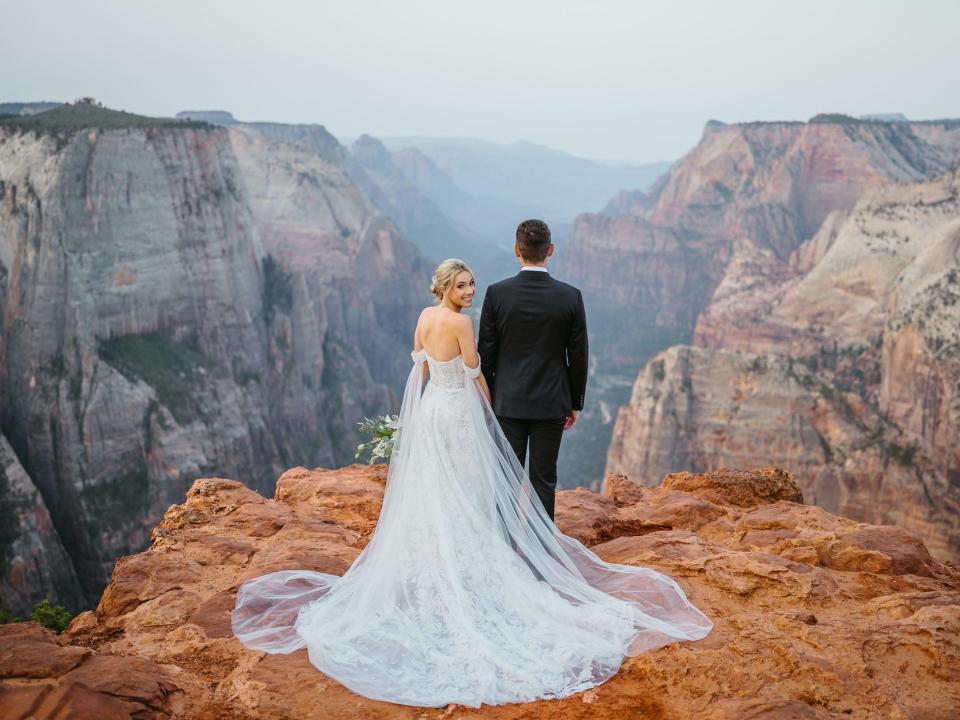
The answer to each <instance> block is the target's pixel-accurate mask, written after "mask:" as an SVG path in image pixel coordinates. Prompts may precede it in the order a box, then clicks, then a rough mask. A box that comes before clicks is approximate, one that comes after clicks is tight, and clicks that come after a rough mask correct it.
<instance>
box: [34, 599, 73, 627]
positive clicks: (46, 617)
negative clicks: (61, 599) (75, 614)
mask: <svg viewBox="0 0 960 720" xmlns="http://www.w3.org/2000/svg"><path fill="white" fill-rule="evenodd" d="M30 619H31V620H33V621H34V622H35V623H37V625H43V626H44V627H45V628H49V629H50V630H53V631H54V632H55V633H57V634H58V635H59V634H60V633H62V632H63V631H64V630H66V629H67V625H69V624H70V619H71V616H70V613H69V612H67V609H66V608H65V607H63V606H61V605H51V604H50V601H49V600H42V601H41V602H40V604H39V605H37V606H36V607H35V608H34V609H33V614H32V615H31V616H30Z"/></svg>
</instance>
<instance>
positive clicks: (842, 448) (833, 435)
mask: <svg viewBox="0 0 960 720" xmlns="http://www.w3.org/2000/svg"><path fill="white" fill-rule="evenodd" d="M958 307H960V183H958V178H957V176H956V175H954V174H948V175H944V176H942V177H940V178H937V179H935V180H931V181H927V182H922V183H911V184H899V185H885V186H882V187H880V188H877V189H875V190H873V191H871V192H869V193H867V194H866V195H865V196H864V197H863V198H862V199H861V200H860V202H858V203H857V205H856V207H855V208H854V209H853V210H852V211H850V212H839V211H838V212H834V213H833V214H832V215H831V216H830V217H829V218H828V220H827V221H826V222H825V223H824V225H823V227H822V228H821V231H820V232H819V233H818V234H817V235H816V237H814V238H813V239H812V240H811V241H810V242H809V243H806V244H805V245H803V246H801V248H800V249H799V250H798V251H797V252H796V253H794V255H793V256H792V257H791V258H790V259H789V261H786V262H784V261H781V260H779V259H777V258H776V257H775V256H774V255H773V253H772V252H771V251H769V250H761V249H758V248H757V247H756V246H755V245H753V244H752V243H747V242H738V243H736V244H735V246H734V258H733V260H732V261H731V262H730V264H729V265H728V266H727V269H726V272H725V275H724V278H723V280H722V281H721V283H720V285H719V286H718V287H717V290H716V292H715V293H714V296H713V298H712V300H711V302H710V304H709V305H708V306H707V308H706V309H705V310H704V311H703V312H702V313H701V315H700V318H699V320H698V321H697V328H696V332H695V334H694V344H695V345H697V346H702V347H697V348H684V347H678V348H672V349H671V350H669V351H666V352H665V353H663V354H661V355H659V356H657V357H656V358H654V359H653V360H652V361H651V362H650V364H649V365H648V366H647V367H646V368H645V369H644V371H643V372H642V373H641V374H640V376H639V377H638V379H637V383H636V385H635V387H634V391H633V396H632V400H631V402H630V404H629V405H628V406H627V407H625V408H623V409H622V410H621V413H620V417H619V418H618V424H617V426H616V428H615V431H614V436H613V441H612V444H611V447H610V450H609V454H608V464H607V470H608V472H624V473H630V474H632V475H633V476H635V477H640V478H644V479H645V481H646V482H647V483H650V484H653V483H656V482H658V481H659V479H660V478H661V477H662V476H663V474H664V473H666V472H669V471H670V469H672V468H687V469H690V470H705V469H715V468H718V467H724V466H726V467H751V466H753V465H756V464H757V463H761V462H765V461H766V460H767V459H771V458H773V459H776V461H777V462H778V463H780V464H782V465H783V466H784V467H787V468H789V469H790V470H791V471H792V472H793V473H795V475H796V476H797V480H798V482H799V483H800V485H801V487H802V488H803V489H804V493H805V496H806V498H807V500H808V501H810V502H813V503H816V504H819V505H822V506H823V507H825V508H827V509H828V510H830V511H833V512H839V513H842V514H844V515H848V516H850V517H855V518H857V519H859V520H864V521H868V522H875V523H891V522H893V523H898V524H902V526H903V527H905V528H907V529H909V530H910V531H911V532H913V533H915V534H917V535H919V536H920V537H922V538H923V539H924V541H925V542H926V543H927V545H928V546H929V547H930V548H931V550H932V551H933V552H934V554H936V555H937V556H938V557H941V558H955V557H957V556H958V553H960V515H958V509H960V490H958V487H960V485H958V479H960V449H958V446H957V442H956V438H958V437H960V401H958V398H960V395H958V393H960V310H958V309H957V308H958Z"/></svg>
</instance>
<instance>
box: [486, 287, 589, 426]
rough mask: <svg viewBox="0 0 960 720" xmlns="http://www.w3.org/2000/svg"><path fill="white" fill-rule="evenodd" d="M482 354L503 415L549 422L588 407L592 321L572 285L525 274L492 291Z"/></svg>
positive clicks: (496, 406)
mask: <svg viewBox="0 0 960 720" xmlns="http://www.w3.org/2000/svg"><path fill="white" fill-rule="evenodd" d="M477 349H478V351H479V353H480V362H481V365H482V368H483V376H484V377H485V378H486V380H487V385H489V386H490V393H491V394H492V396H493V410H494V412H495V413H496V414H497V415H500V416H503V417H512V418H522V419H530V420H544V419H552V418H561V417H565V416H567V415H569V414H570V411H571V410H582V409H583V397H584V392H585V391H586V387H587V317H586V313H585V312H584V309H583V296H582V295H581V294H580V291H579V290H578V289H577V288H575V287H573V286H572V285H567V283H564V282H560V281H559V280H557V279H555V278H553V277H551V276H550V275H549V273H545V272H539V271H536V270H521V271H520V272H519V273H518V274H517V275H516V276H514V277H512V278H507V279H506V280H501V281H500V282H498V283H495V284H493V285H491V286H490V287H488V288H487V294H486V295H485V296H484V298H483V310H482V311H481V312H480V338H479V340H478V343H477Z"/></svg>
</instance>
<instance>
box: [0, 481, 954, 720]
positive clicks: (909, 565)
mask: <svg viewBox="0 0 960 720" xmlns="http://www.w3.org/2000/svg"><path fill="white" fill-rule="evenodd" d="M383 483H384V473H383V469H382V468H364V467H352V468H345V469H343V470H339V471H322V470H316V471H307V470H304V469H303V468H296V469H294V470H290V471H288V472H287V473H285V474H284V475H283V477H281V478H280V480H279V481H278V482H277V486H276V496H275V499H274V500H273V501H267V500H264V498H263V497H261V496H259V495H258V494H256V493H254V492H252V491H250V490H248V489H247V488H245V487H244V486H242V485H241V484H239V483H236V482H233V481H230V480H222V479H206V480H199V481H197V482H196V483H195V484H194V486H193V488H192V489H191V490H190V492H189V493H188V496H187V501H186V502H185V503H184V504H183V505H180V506H176V507H172V508H170V510H169V511H168V512H167V513H166V515H165V517H164V519H163V522H162V523H161V524H160V526H159V527H157V528H156V530H155V531H154V533H153V545H152V547H151V548H150V549H149V550H148V551H147V552H144V553H141V554H140V555H136V556H133V557H129V558H124V559H122V560H121V561H119V562H118V563H117V566H116V569H115V571H114V574H113V577H112V579H111V582H110V584H109V586H108V587H107V590H106V591H105V592H104V595H103V598H102V599H101V601H100V604H99V605H98V607H97V609H96V611H95V612H87V613H84V614H82V615H80V616H78V617H77V618H75V619H74V621H73V623H72V624H71V626H70V628H69V629H68V631H67V632H65V633H64V634H63V635H61V636H60V637H55V636H53V635H52V634H50V633H48V632H47V631H44V630H42V629H39V628H37V627H36V626H33V625H8V626H0V703H2V705H3V707H4V710H5V716H6V717H10V718H26V717H31V718H36V719H37V720H40V719H41V718H50V717H63V716H70V717H74V718H103V717H172V718H195V719H207V718H210V719H212V718H226V717H229V718H236V719H239V720H243V719H252V718H261V719H266V718H284V719H288V718H329V719H334V718H356V717H378V718H410V719H413V718H451V717H484V718H520V717H524V718H551V719H553V720H558V719H562V718H581V719H585V718H609V717H614V716H624V717H626V716H631V717H633V716H637V717H639V716H641V715H642V716H643V717H657V718H664V719H674V718H676V719H677V720H679V719H681V718H695V719H698V720H706V719H707V718H711V719H712V718H730V719H731V720H733V719H734V718H738V719H739V718H746V717H751V718H770V719H771V720H772V719H773V718H788V717H789V718H793V717H796V718H831V717H838V718H840V717H850V718H891V717H902V718H920V717H923V718H931V719H937V718H943V719H946V718H949V717H952V713H953V712H954V710H955V708H956V707H957V705H958V703H960V691H958V688H960V674H958V670H957V668H958V667H960V642H958V637H960V592H958V591H957V589H956V588H957V583H958V581H960V574H958V571H957V569H956V567H953V566H948V565H942V564H940V563H938V562H936V561H935V560H934V559H933V558H931V557H930V555H929V553H928V552H927V550H926V548H925V547H924V545H923V543H921V542H920V541H919V540H917V539H916V538H915V537H912V536H911V535H909V534H907V533H906V532H905V531H903V530H901V529H899V528H895V527H889V526H872V525H863V524H860V523H856V522H853V521H851V520H846V519H844V518H840V517H836V516H833V515H830V514H829V513H827V512H825V511H823V510H822V509H820V508H816V507H810V506H807V505H803V504H800V503H799V502H798V501H799V500H800V499H801V498H800V493H799V489H798V487H797V486H796V484H795V483H794V482H793V480H792V478H791V477H790V476H789V474H788V473H784V472H783V471H779V470H775V469H770V470H765V471H760V472H749V473H728V472H721V473H712V474H706V475H690V474H679V475H673V476H670V477H669V478H668V479H667V481H666V482H665V483H664V484H663V486H662V487H658V488H644V487H642V486H641V485H639V484H637V483H635V482H633V481H632V480H630V479H629V478H625V477H622V476H613V477H611V478H610V479H608V481H607V484H606V493H605V495H597V494H595V493H592V492H589V491H587V490H583V489H580V490H576V491H572V492H563V493H560V494H559V495H558V508H557V510H558V511H557V519H558V523H559V525H560V527H561V528H562V529H563V530H564V531H565V532H567V533H568V534H573V535H575V536H576V537H578V538H580V539H581V540H582V541H584V542H586V543H588V544H590V545H592V546H593V549H594V551H595V552H597V553H598V554H599V555H600V556H601V557H603V558H604V559H606V560H609V561H614V562H622V563H628V564H638V565H643V566H648V567H653V568H656V569H658V570H661V571H663V572H666V573H669V574H670V575H671V576H672V577H674V578H676V579H677V581H678V582H679V583H680V584H681V586H682V587H683V588H684V590H685V591H686V592H687V593H688V595H689V597H690V598H691V600H692V601H693V602H694V603H696V604H697V606H698V607H700V608H702V609H703V610H704V612H706V613H707V615H709V616H710V617H711V619H713V621H714V623H715V625H714V629H713V631H712V632H711V634H710V635H709V636H708V637H707V638H706V639H704V640H702V641H699V642H695V643H681V644H676V645H671V646H668V647H665V648H662V649H660V650H657V651H655V652H651V653H647V654H644V655H640V656H638V657H635V658H630V659H628V660H627V661H626V662H625V663H624V666H623V668H622V669H621V671H620V673H619V674H618V675H616V676H615V677H614V678H613V679H611V680H610V681H608V682H607V683H605V684H603V685H601V686H600V687H598V688H595V689H593V690H590V691H588V692H584V693H579V694H577V695H574V696H572V697H569V698H565V699H563V700H555V701H540V702H536V703H527V704H522V705H504V706H498V707H486V706H484V707H482V708H480V709H478V710H473V709H469V708H460V707H455V706H448V707H446V708H437V709H432V708H413V707H406V706H400V705H392V704H388V703H382V702H376V701H371V700H367V699H365V698H362V697H359V696H357V695H354V694H353V693H351V692H349V691H348V690H346V689H345V688H344V687H342V686H341V685H339V684H338V683H336V682H334V681H333V680H330V679H329V678H326V677H325V676H323V675H322V674H321V673H319V672H318V671H316V670H315V669H314V668H313V666H311V665H310V664H309V661H308V659H307V657H306V653H305V651H302V650H301V651H298V652H296V653H293V654H291V655H273V656H271V655H265V654H263V653H260V652H252V651H249V650H247V649H245V648H244V647H243V646H241V645H240V643H239V642H237V641H236V640H235V639H234V638H233V637H232V636H231V632H230V617H229V613H230V610H231V608H232V607H233V604H234V596H235V592H236V589H237V587H238V586H239V585H240V584H241V583H242V582H243V581H244V580H246V579H248V578H251V577H255V576H257V575H260V574H262V573H265V572H270V571H273V570H280V569H285V568H303V567H308V568H313V569H316V570H321V571H324V572H332V573H337V574H341V573H343V572H344V571H345V570H346V568H347V567H349V565H350V563H351V562H352V561H353V560H354V559H355V558H356V556H357V554H358V553H359V551H360V550H361V549H362V548H363V547H364V545H365V544H366V542H367V541H368V539H369V537H370V534H371V532H372V530H373V528H374V526H375V523H376V518H377V514H378V512H379V506H380V503H381V501H382V496H383ZM531 671H536V669H535V668H531Z"/></svg>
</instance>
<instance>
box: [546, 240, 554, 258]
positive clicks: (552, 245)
mask: <svg viewBox="0 0 960 720" xmlns="http://www.w3.org/2000/svg"><path fill="white" fill-rule="evenodd" d="M553 248H554V244H553V243H550V247H548V248H547V257H550V256H551V255H553Z"/></svg>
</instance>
